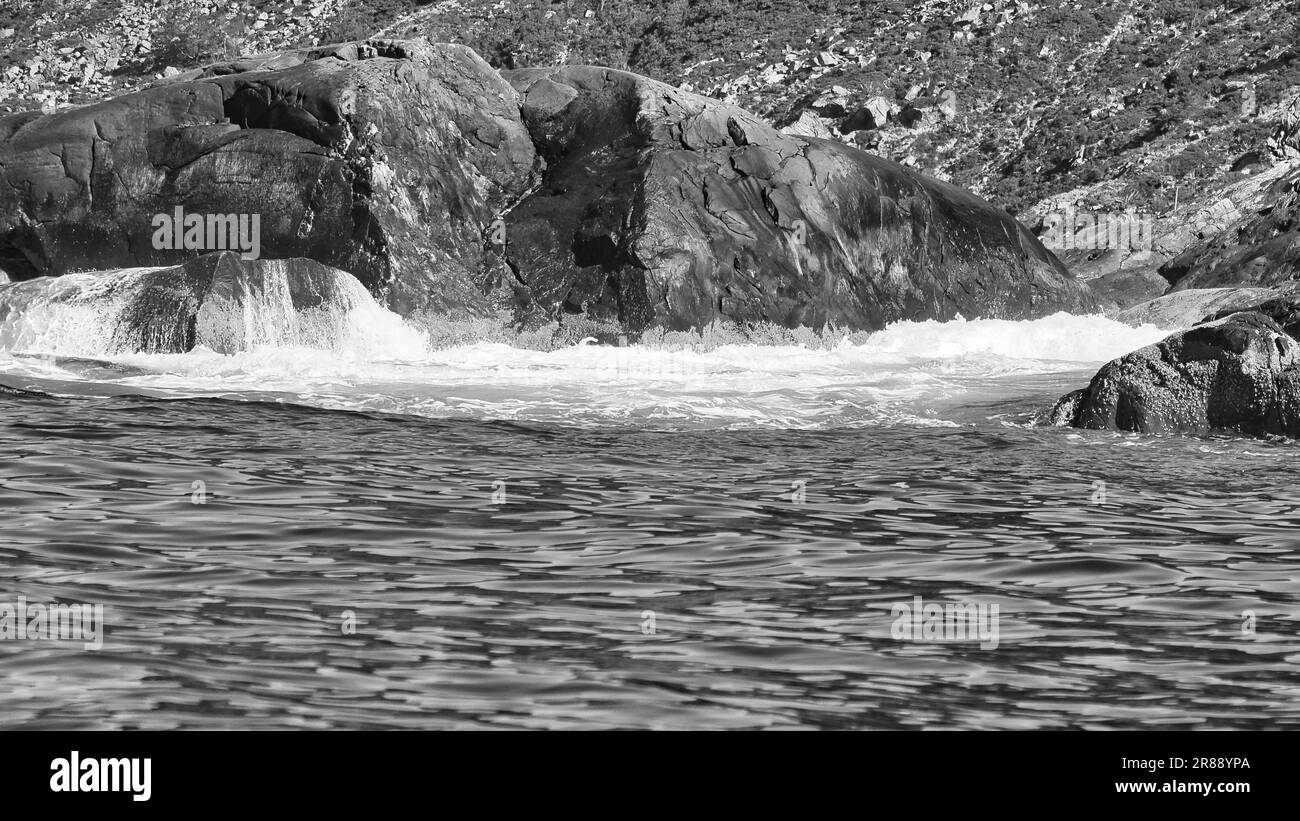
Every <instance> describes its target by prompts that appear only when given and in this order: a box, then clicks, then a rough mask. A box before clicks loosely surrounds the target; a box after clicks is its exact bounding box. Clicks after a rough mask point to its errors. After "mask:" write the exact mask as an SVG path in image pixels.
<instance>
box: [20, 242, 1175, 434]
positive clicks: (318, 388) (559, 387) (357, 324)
mask: <svg viewBox="0 0 1300 821" xmlns="http://www.w3.org/2000/svg"><path fill="white" fill-rule="evenodd" d="M158 270H159V269H132V270H130V271H118V272H113V273H112V274H79V275H72V276H66V277H61V278H57V279H45V280H36V281H32V282H24V283H16V284H10V285H0V376H4V377H5V381H6V382H8V383H9V384H13V385H16V386H20V387H34V388H38V389H41V388H45V389H48V388H49V387H50V386H51V385H55V386H56V387H57V388H58V390H60V391H63V392H68V391H73V392H76V391H83V392H86V393H95V392H96V391H103V390H105V389H106V388H105V386H106V385H107V386H110V387H111V389H112V391H113V392H120V391H121V390H123V389H129V390H133V391H138V392H142V393H148V394H155V395H163V396H206V395H220V396H224V397H229V398H241V397H243V398H250V399H253V398H255V399H275V400H281V401H289V402H295V403H303V404H309V405H315V406H318V407H326V408H342V409H350V410H369V411H383V412H395V413H404V414H416V415H421V416H431V417H464V418H474V419H511V420H519V421H543V422H556V423H565V424H596V425H604V424H629V423H630V424H638V425H651V426H664V425H667V426H674V427H677V426H684V427H698V426H708V427H754V426H762V427H792V428H807V427H833V426H873V425H882V424H926V425H933V424H942V425H950V424H956V423H959V422H961V421H962V420H963V419H964V418H965V417H963V415H962V412H960V411H959V410H954V409H955V408H959V407H969V406H972V405H979V406H981V407H984V406H987V405H989V404H990V403H993V404H996V403H997V402H998V401H1000V400H1001V399H1005V398H1007V397H1011V398H1013V399H1015V398H1017V397H1018V398H1019V399H1020V400H1023V399H1024V396H1025V395H1026V393H1025V392H1026V391H1028V390H1030V388H1028V387H1026V385H1030V383H1034V380H1039V382H1041V380H1042V379H1043V378H1044V377H1045V375H1046V376H1048V377H1050V378H1051V379H1055V380H1056V381H1055V382H1050V384H1047V386H1046V387H1043V386H1042V385H1041V384H1039V383H1034V385H1036V386H1035V387H1033V388H1032V389H1033V390H1035V391H1038V392H1039V393H1040V394H1042V396H1039V395H1037V394H1036V395H1035V399H1034V401H1050V400H1049V399H1048V398H1047V397H1049V396H1051V395H1052V394H1053V392H1057V393H1063V392H1064V391H1065V390H1068V389H1070V388H1073V387H1078V386H1079V384H1083V382H1084V381H1085V380H1086V376H1087V375H1088V374H1089V373H1090V372H1091V371H1092V370H1095V368H1096V366H1097V365H1098V364H1100V363H1102V362H1104V361H1106V360H1109V359H1112V358H1114V357H1116V356H1120V355H1122V354H1124V353H1127V352H1128V351H1131V350H1133V349H1135V348H1139V347H1142V346H1144V345H1147V344H1150V343H1152V342H1154V341H1157V340H1159V339H1160V338H1162V337H1163V336H1164V335H1165V334H1166V333H1167V332H1166V331H1162V330H1160V329H1158V328H1156V327H1154V326H1150V325H1148V326H1142V327H1136V328H1135V327H1130V326H1128V325H1124V324H1121V323H1118V322H1114V321H1112V320H1109V319H1106V318H1104V317H1100V316H1071V315H1068V314H1056V315H1054V316H1050V317H1045V318H1043V319H1037V320H1029V321H1009V320H990V319H974V320H963V319H958V320H956V321H952V322H933V321H930V322H901V323H897V324H895V325H891V326H890V327H888V328H886V329H885V330H883V331H880V332H878V333H875V334H871V335H868V336H865V337H863V336H859V337H855V339H854V340H852V341H851V340H848V339H845V340H842V341H840V342H839V343H838V344H834V345H831V346H819V347H813V346H807V345H763V346H759V345H751V344H726V343H725V342H724V344H721V345H712V346H699V347H689V346H682V345H680V344H676V343H675V344H673V345H671V346H669V345H632V346H629V347H611V346H602V345H592V344H585V345H575V346H569V347H564V348H561V349H558V350H549V351H539V350H531V349H524V348H520V347H515V346H511V345H508V344H503V343H500V342H478V343H473V344H465V345H459V346H456V347H450V348H445V349H440V350H434V349H432V348H431V347H430V344H429V340H428V337H427V336H426V334H425V333H423V332H422V331H421V330H417V329H416V328H413V327H411V326H410V325H409V324H408V323H406V322H405V321H403V320H402V318H401V317H398V316H397V315H395V314H393V313H392V312H390V311H388V310H386V309H385V308H383V307H382V306H380V305H378V304H377V303H376V302H375V301H374V299H373V298H372V297H371V296H370V294H369V293H368V292H367V291H366V290H365V289H364V288H363V287H362V286H361V285H360V283H358V282H357V281H356V280H355V279H354V278H352V277H351V276H348V275H346V274H342V273H340V272H333V273H331V274H329V275H328V276H324V278H319V279H316V280H312V281H310V282H307V283H305V284H304V282H303V281H301V280H300V279H295V278H294V277H293V276H292V275H291V272H290V271H288V270H287V269H286V268H285V267H283V266H281V265H278V264H274V263H268V264H267V265H266V266H264V268H263V269H262V272H261V274H260V275H259V276H256V277H246V278H236V279H233V280H223V281H219V282H217V283H216V284H215V285H214V286H213V288H212V289H211V292H210V293H208V294H206V296H205V297H204V298H203V299H202V300H201V301H199V302H198V303H196V304H195V305H194V306H193V311H192V322H190V323H189V324H186V323H178V322H176V321H174V319H175V318H174V317H172V318H170V319H168V318H166V317H164V320H166V321H162V322H160V323H159V324H158V328H160V329H161V330H157V329H154V328H153V326H148V329H149V334H141V333H139V332H138V331H139V327H138V326H139V322H140V306H141V305H142V303H141V293H142V292H143V291H147V290H148V288H149V283H150V278H151V277H156V276H157V271H158ZM322 270H328V269H322ZM164 303H165V307H166V306H170V307H168V310H174V309H175V306H176V305H184V304H188V303H185V301H184V300H176V299H172V300H171V301H170V302H168V301H165V300H164ZM143 304H144V305H145V306H146V307H150V306H156V305H157V304H158V303H156V302H154V301H147V300H146V301H145V302H144V303H143ZM186 310H188V308H187V309H186ZM124 325H126V326H128V327H129V328H133V329H135V331H137V332H133V333H129V334H127V333H123V326H124ZM155 330H157V333H155V332H154V331H155ZM182 333H183V334H189V335H190V336H192V339H189V341H190V342H192V343H193V344H192V346H188V349H185V348H182V349H181V350H184V351H185V352H183V353H144V352H140V347H139V344H140V340H141V339H151V340H154V341H156V339H155V338H164V341H167V342H168V343H169V344H174V343H175V342H176V340H175V339H174V338H170V337H169V335H171V337H174V336H175V335H176V334H182ZM151 334H152V335H151ZM124 341H125V342H124ZM132 345H135V347H132ZM148 349H149V348H148V347H147V346H146V350H148ZM153 349H154V350H158V349H161V350H164V351H165V350H168V348H167V347H166V346H155V347H154V348H153ZM171 350H176V349H175V348H171ZM33 354H34V355H36V356H32V355H33ZM69 355H71V356H78V357H94V358H95V359H97V360H101V362H100V363H99V364H98V365H96V366H94V367H89V366H86V365H85V364H84V363H83V362H80V361H71V360H64V359H58V358H51V357H62V356H69ZM102 361H108V362H110V363H113V366H114V367H112V368H107V369H106V368H104V367H102ZM1052 375H1059V376H1052ZM1058 383H1059V384H1058ZM1075 383H1079V384H1075ZM1022 404H1023V402H1022Z"/></svg>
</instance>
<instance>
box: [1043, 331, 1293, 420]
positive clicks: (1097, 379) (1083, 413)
mask: <svg viewBox="0 0 1300 821" xmlns="http://www.w3.org/2000/svg"><path fill="white" fill-rule="evenodd" d="M1050 419H1051V421H1052V423H1053V424H1056V425H1070V426H1073V427H1076V428H1089V429H1094V430H1121V431H1134V432H1138V433H1182V434H1204V433H1211V432H1215V431H1227V432H1235V433H1243V434H1250V435H1256V436H1258V435H1266V434H1274V435H1282V436H1288V437H1293V438H1295V437H1300V343H1297V342H1296V340H1295V339H1294V338H1292V337H1291V336H1290V335H1288V334H1287V333H1286V332H1285V331H1284V330H1283V329H1282V327H1281V326H1280V325H1278V324H1277V323H1276V322H1274V321H1273V320H1272V319H1270V318H1269V317H1267V316H1265V315H1264V314H1261V313H1257V312H1245V313H1234V314H1231V315H1230V316H1227V317H1225V318H1222V319H1218V320H1216V321H1213V322H1209V323H1206V324H1203V325H1198V326H1196V327H1194V328H1192V329H1190V330H1187V331H1182V332H1180V333H1176V334H1173V335H1172V336H1169V337H1167V338H1165V339H1164V340H1162V341H1160V342H1158V343H1156V344H1154V345H1148V346H1147V347H1145V348H1141V349H1139V350H1136V351H1134V352H1132V353H1130V354H1127V355H1126V356H1123V357H1121V358H1119V359H1116V360H1113V361H1111V362H1108V363H1107V364H1106V365H1104V366H1102V368H1101V370H1100V371H1098V372H1097V375H1096V376H1094V377H1093V379H1092V382H1091V384H1089V386H1088V387H1087V388H1085V389H1083V390H1079V391H1074V392H1072V393H1069V394H1067V395H1066V396H1064V397H1062V398H1061V399H1060V400H1059V401H1058V402H1057V404H1056V407H1054V408H1053V409H1052V411H1051V414H1050Z"/></svg>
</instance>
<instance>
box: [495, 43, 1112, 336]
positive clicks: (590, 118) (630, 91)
mask: <svg viewBox="0 0 1300 821" xmlns="http://www.w3.org/2000/svg"><path fill="white" fill-rule="evenodd" d="M504 74H505V76H506V77H507V79H509V80H510V82H511V83H512V84H513V85H514V87H515V88H516V90H517V91H518V92H519V95H520V97H521V98H522V101H523V102H522V109H523V115H524V120H525V122H526V123H527V125H528V129H529V132H530V133H531V135H532V137H533V140H534V143H535V144H536V146H537V150H538V152H539V153H540V154H541V156H542V157H543V158H545V160H546V162H547V166H548V167H547V170H546V173H545V176H544V178H543V181H542V184H541V187H540V188H539V189H538V190H537V191H536V192H534V193H533V194H532V195H531V196H529V197H528V198H527V199H525V200H524V201H523V202H522V203H521V204H520V205H519V206H518V207H517V208H515V209H514V210H513V211H511V212H510V215H509V218H508V223H509V237H510V240H509V248H508V251H507V257H508V259H509V262H510V265H511V267H512V268H513V269H514V270H515V271H516V272H517V275H518V276H517V283H516V286H517V288H516V291H517V298H518V305H519V307H520V310H521V311H524V312H534V313H540V314H543V315H550V316H556V315H563V314H565V313H579V312H582V313H586V314H589V315H592V316H594V317H596V318H603V319H610V320H615V321H621V322H623V323H624V324H625V325H626V326H628V327H630V328H632V329H633V330H636V329H639V328H642V327H645V326H647V325H651V324H654V325H663V326H667V327H670V328H689V327H700V326H703V325H707V324H708V323H710V322H712V321H714V320H718V319H730V320H735V321H739V322H749V321H759V320H764V321H769V322H775V323H778V324H782V325H787V326H797V325H808V326H813V327H820V326H822V325H824V324H826V323H828V322H830V323H834V324H835V325H836V326H839V327H849V328H864V329H872V328H880V327H882V326H883V325H884V324H885V323H887V322H890V321H893V320H899V319H920V318H936V319H949V318H952V317H954V316H956V315H957V314H963V315H965V316H967V317H975V316H986V317H1009V318H1019V317H1031V316H1039V315H1043V314H1047V313H1052V312H1054V311H1058V310H1074V311H1078V310H1086V309H1090V308H1091V307H1093V305H1094V303H1093V301H1092V299H1091V297H1090V295H1089V294H1088V293H1087V292H1086V290H1085V289H1084V288H1083V287H1082V286H1081V285H1080V284H1079V283H1078V282H1076V281H1075V280H1074V279H1073V278H1072V277H1070V275H1069V274H1068V273H1067V272H1066V271H1065V269H1064V268H1063V267H1062V266H1061V265H1060V263H1059V262H1058V261H1057V260H1056V258H1055V257H1053V256H1052V255H1051V254H1050V253H1049V252H1048V251H1046V250H1045V249H1044V248H1043V247H1042V245H1041V244H1039V242H1038V241H1037V240H1036V239H1035V238H1034V237H1033V235H1032V234H1031V233H1030V232H1029V231H1027V230H1026V229H1025V228H1023V227H1022V226H1021V225H1020V224H1019V223H1017V222H1016V221H1015V220H1014V219H1012V218H1011V217H1010V216H1008V215H1006V214H1005V213H1003V212H1000V211H998V210H996V209H994V208H992V207H991V206H990V205H988V204H987V203H985V202H984V201H983V200H980V199H979V198H978V197H975V196H974V195H972V194H970V193H969V192H966V191H962V190H960V189H958V188H955V187H953V186H950V185H947V184H944V183H941V182H938V181H936V180H932V179H928V178H926V177H923V176H921V175H919V174H915V173H913V172H911V171H909V170H907V169H905V168H903V167H902V166H899V165H896V164H894V163H890V162H887V161H885V160H882V159H880V158H878V157H875V156H873V155H870V154H867V153H865V152H862V151H859V150H857V149H854V148H850V147H848V146H845V145H842V144H840V143H838V142H833V141H829V140H821V139H817V138H813V137H804V136H797V135H790V134H783V133H780V132H778V131H776V130H775V129H774V128H772V127H771V126H769V125H767V124H766V123H763V122H761V121H760V120H758V119H757V118H755V117H754V116H752V115H750V114H748V113H746V112H745V111H742V110H740V109H737V108H734V107H731V106H727V105H724V104H722V103H720V102H718V101H716V100H711V99H707V98H703V97H699V96H696V95H693V94H689V93H685V92H681V91H678V90H676V89H673V88H671V87H669V86H666V85H664V84H662V83H658V82H655V81H652V80H648V79H646V78H643V77H639V76H637V75H634V74H630V73H627V72H622V71H614V70H610V69H603V68H595V67H590V66H574V67H567V68H558V69H525V70H518V71H509V72H505V73H504Z"/></svg>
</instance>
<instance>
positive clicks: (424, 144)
mask: <svg viewBox="0 0 1300 821" xmlns="http://www.w3.org/2000/svg"><path fill="white" fill-rule="evenodd" d="M535 159H536V157H535V153H534V151H533V146H532V142H531V140H530V139H529V137H528V133H527V131H526V130H525V129H524V127H523V123H522V122H521V121H520V119H519V112H518V106H517V105H516V103H515V99H514V93H513V91H512V90H511V88H510V86H509V85H508V84H506V83H505V81H504V80H502V79H501V77H500V76H499V75H498V74H497V73H496V72H495V71H494V70H493V69H492V68H491V67H490V66H488V65H487V63H485V62H484V61H483V60H481V59H480V58H479V57H478V56H477V55H476V54H474V53H473V52H472V51H470V50H469V49H468V48H465V47H463V46H454V45H436V46H433V45H428V44H421V43H374V44H348V45H344V46H336V47H330V48H324V49H315V50H304V51H299V52H289V53H285V54H280V55H274V56H272V57H269V58H261V59H253V60H248V61H243V62H238V63H232V64H229V65H218V66H213V67H209V68H208V69H206V70H204V71H202V72H191V73H189V74H187V75H181V76H178V77H176V78H174V79H173V81H170V82H167V83H165V84H162V85H158V86H155V87H153V88H149V89H146V90H144V91H141V92H138V93H136V94H130V95H127V96H124V97H120V98H118V99H115V100H111V101H108V102H105V103H101V104H98V105H92V106H87V107H84V108H79V109H73V110H70V111H66V112H61V113H56V114H52V115H48V116H41V115H39V114H18V115H13V116H10V117H5V118H0V178H2V179H0V268H2V269H4V270H6V271H7V272H8V273H9V275H10V276H11V277H13V278H15V279H19V278H28V277H32V276H37V275H59V274H64V273H67V272H69V271H77V270H97V269H111V268H120V267H128V266H139V265H174V264H179V263H181V262H183V261H185V260H186V259H189V258H192V257H194V256H195V254H196V253H198V252H197V251H196V250H158V249H155V248H154V247H153V244H152V241H151V240H152V237H153V231H154V229H153V227H152V225H151V220H152V218H153V216H154V215H155V214H159V213H165V214H171V213H173V211H174V209H175V208H176V207H177V206H180V207H182V208H183V210H184V211H185V212H186V213H198V214H228V213H234V214H260V225H261V243H260V245H261V255H262V256H263V257H268V258H291V257H309V258H312V259H316V260H318V261H320V262H322V263H324V264H327V265H330V266H333V267H336V268H340V269H343V270H346V271H349V272H351V273H352V274H354V275H355V276H356V277H357V278H358V279H359V280H360V281H361V282H362V283H363V284H364V285H366V287H367V288H369V289H370V290H371V292H372V293H374V294H375V295H376V296H377V297H379V298H381V299H382V300H384V301H385V302H386V303H387V304H389V305H391V306H392V307H394V308H395V309H397V310H399V311H403V312H405V311H409V310H413V309H416V308H422V307H428V308H431V309H433V310H435V311H447V312H468V313H471V314H482V313H486V312H487V311H488V310H489V308H490V305H489V301H488V299H487V297H486V296H485V295H484V288H483V287H482V279H483V277H484V274H485V271H489V270H490V269H491V268H492V266H493V265H495V264H498V263H497V261H496V259H495V257H494V256H492V255H491V254H490V253H489V252H488V249H487V247H486V244H485V242H484V231H485V229H486V227H487V226H488V225H489V224H490V223H491V222H492V220H494V219H495V218H496V217H497V216H499V215H500V213H501V212H502V211H504V210H505V209H506V208H507V207H508V205H509V204H510V203H511V202H513V201H514V199H516V198H517V197H518V196H519V195H520V194H521V193H522V192H523V191H525V190H527V188H528V185H529V184H530V179H531V176H532V174H533V172H534V163H535ZM203 250H214V249H212V248H205V249H203Z"/></svg>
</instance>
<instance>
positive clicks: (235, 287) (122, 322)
mask: <svg viewBox="0 0 1300 821" xmlns="http://www.w3.org/2000/svg"><path fill="white" fill-rule="evenodd" d="M367 310H369V311H371V312H378V311H380V309H379V307H378V306H377V305H375V303H374V302H373V300H372V299H371V297H370V295H369V294H368V293H367V292H366V290H365V289H364V288H363V287H362V286H361V284H360V283H359V282H357V280H356V279H355V278H354V277H353V276H351V275H350V274H347V273H345V272H343V271H339V270H337V269H334V268H330V267H328V266H325V265H321V264H320V263H319V262H316V261H315V260H310V259H287V260H245V259H241V258H240V256H239V255H238V254H235V253H233V252H230V251H223V252H219V253H216V254H206V255H204V256H201V257H198V258H196V259H193V260H190V261H189V262H187V263H185V264H184V265H177V266H173V267H166V268H129V269H123V270H118V271H103V272H97V273H94V274H70V275H67V276H64V277H58V278H47V279H38V280H30V281H27V282H21V283H15V284H11V285H7V286H3V287H0V347H3V348H5V349H6V350H11V351H29V350H31V351H41V352H49V353H108V354H120V353H184V352H186V351H189V350H192V349H194V348H195V347H198V346H202V347H204V348H208V349H210V350H213V351H216V352H218V353H235V352H238V351H244V350H249V349H251V348H253V347H256V346H258V345H274V346H301V347H309V348H318V349H324V350H331V349H338V348H340V346H344V345H348V344H350V342H351V341H352V340H353V339H354V338H355V335H356V334H355V331H356V330H357V329H356V328H355V327H354V326H355V325H356V324H357V323H358V320H360V321H365V320H370V321H372V322H373V321H376V320H378V321H382V319H383V317H382V316H367V317H358V316H356V315H355V314H356V313H357V312H359V311H360V312H365V311H367ZM388 316H389V317H391V316H392V315H391V314H388ZM412 333H414V332H412Z"/></svg>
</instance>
